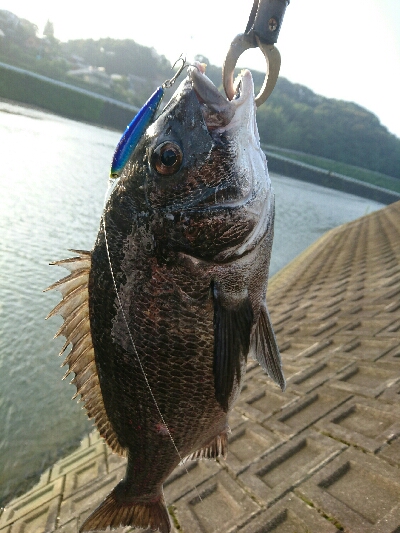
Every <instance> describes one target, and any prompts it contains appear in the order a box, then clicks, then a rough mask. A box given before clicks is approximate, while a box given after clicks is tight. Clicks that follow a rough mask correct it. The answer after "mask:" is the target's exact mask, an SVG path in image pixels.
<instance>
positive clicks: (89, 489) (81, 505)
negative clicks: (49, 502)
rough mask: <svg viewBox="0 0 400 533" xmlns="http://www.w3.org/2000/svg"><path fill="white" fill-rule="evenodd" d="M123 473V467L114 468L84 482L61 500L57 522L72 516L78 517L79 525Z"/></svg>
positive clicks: (67, 519)
mask: <svg viewBox="0 0 400 533" xmlns="http://www.w3.org/2000/svg"><path fill="white" fill-rule="evenodd" d="M124 474H125V467H123V468H120V469H119V470H114V471H113V472H112V473H111V474H108V475H107V476H104V477H102V478H101V479H99V480H95V481H93V482H92V483H88V484H86V485H85V486H84V487H83V488H81V489H80V490H78V491H77V492H75V493H74V494H73V495H72V496H70V497H69V498H66V499H64V500H63V501H62V503H61V507H60V514H59V524H60V525H63V524H65V523H67V522H68V521H70V520H71V518H72V517H77V518H78V523H79V526H80V525H81V524H82V523H83V522H84V520H85V519H86V518H87V517H88V516H89V514H90V513H91V512H92V511H94V509H95V508H96V507H97V506H98V505H99V504H100V503H101V502H102V501H103V500H104V498H105V497H106V496H107V494H108V493H109V492H111V490H112V489H113V488H114V487H115V486H116V485H117V483H119V482H120V481H121V479H122V478H123V477H124Z"/></svg>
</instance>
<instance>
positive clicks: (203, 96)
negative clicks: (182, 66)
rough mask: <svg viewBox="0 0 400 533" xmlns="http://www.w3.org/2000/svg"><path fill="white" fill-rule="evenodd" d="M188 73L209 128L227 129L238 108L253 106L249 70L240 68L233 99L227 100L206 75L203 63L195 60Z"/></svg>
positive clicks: (251, 81)
mask: <svg viewBox="0 0 400 533" xmlns="http://www.w3.org/2000/svg"><path fill="white" fill-rule="evenodd" d="M188 75H189V79H190V80H191V82H192V86H193V89H194V92H195V94H196V96H197V99H198V101H199V103H200V105H201V111H202V114H203V117H204V121H205V123H206V125H207V128H208V129H209V130H217V129H218V130H219V129H228V128H227V126H229V125H231V126H232V125H233V124H232V122H233V119H234V117H235V115H236V114H237V110H238V109H239V108H243V107H249V106H251V105H253V106H255V99H254V84H253V78H252V76H251V73H250V71H249V70H242V72H241V73H240V74H239V76H238V77H237V78H236V80H235V83H234V90H235V96H234V98H233V100H227V99H226V98H225V97H224V96H223V95H222V94H221V93H220V92H219V90H218V89H217V87H216V86H215V85H214V83H213V82H212V81H211V80H210V78H208V77H207V76H206V74H205V65H204V63H199V62H196V63H195V64H194V65H193V66H190V67H189V69H188ZM234 122H236V121H234Z"/></svg>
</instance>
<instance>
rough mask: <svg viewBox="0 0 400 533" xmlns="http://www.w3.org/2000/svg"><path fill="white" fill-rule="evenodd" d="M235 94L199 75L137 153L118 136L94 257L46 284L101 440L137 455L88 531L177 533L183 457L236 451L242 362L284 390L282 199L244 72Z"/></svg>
mask: <svg viewBox="0 0 400 533" xmlns="http://www.w3.org/2000/svg"><path fill="white" fill-rule="evenodd" d="M238 87H240V92H239V93H238V95H237V98H235V99H234V100H233V101H232V102H229V101H227V100H225V99H224V98H223V97H222V95H220V94H219V92H218V90H217V89H216V88H215V86H214V85H213V84H212V83H211V81H210V80H209V79H208V78H207V77H206V76H205V74H204V68H203V67H202V68H196V67H191V68H190V69H189V72H188V76H187V78H186V79H185V80H184V81H183V82H182V83H181V85H180V87H179V88H178V90H177V91H176V92H175V94H174V96H173V97H172V99H171V101H170V102H169V103H168V104H167V106H166V107H165V109H164V110H163V112H162V113H161V114H160V116H159V117H158V118H157V119H156V120H155V121H154V122H153V123H151V124H150V125H149V126H148V127H147V129H146V130H145V131H144V132H142V133H141V134H140V136H139V135H138V136H137V137H138V138H136V137H134V140H135V142H134V143H133V144H132V145H129V146H128V147H127V150H125V145H124V143H125V141H124V140H123V139H122V140H121V142H120V144H119V148H118V150H119V152H118V153H120V152H121V154H124V158H123V159H124V160H123V168H122V166H121V170H120V172H121V174H120V178H119V180H118V183H116V185H115V187H114V188H113V190H112V193H111V195H110V197H109V199H108V202H107V204H106V207H105V210H104V213H103V216H102V220H101V223H100V229H99V233H98V236H97V240H96V243H95V245H94V248H93V250H92V251H91V252H82V251H81V252H78V257H76V258H73V259H71V260H70V261H64V262H59V263H58V264H60V265H61V266H66V267H67V268H69V269H70V270H71V274H70V276H67V278H64V279H63V280H61V281H60V282H59V283H56V284H54V285H53V286H52V288H54V289H57V290H59V291H60V292H61V293H62V296H63V300H62V301H61V303H60V304H59V305H58V306H57V307H56V308H55V309H54V311H53V312H52V313H51V314H55V313H60V314H62V316H63V318H64V320H65V324H64V326H63V327H62V328H61V329H60V331H59V332H60V334H64V335H65V336H66V344H65V347H67V346H68V345H69V344H72V351H71V352H70V354H69V355H67V358H66V364H68V367H69V371H71V372H74V373H75V377H74V379H73V383H74V384H75V385H76V387H77V394H80V395H81V397H82V400H83V403H84V406H85V408H86V410H87V412H88V415H89V416H90V417H93V418H94V420H95V423H96V425H97V427H98V429H99V432H100V434H101V436H102V437H103V438H104V439H105V440H106V442H107V443H108V444H109V446H111V448H112V449H113V451H115V452H116V453H119V454H121V455H127V457H128V465H127V470H126V474H125V477H124V479H123V480H122V481H121V482H120V483H119V484H118V485H117V486H116V487H115V488H114V490H113V491H112V492H111V493H110V494H109V495H108V496H107V498H106V499H105V500H104V502H103V503H102V504H101V505H100V506H99V507H98V508H97V509H96V510H95V511H94V512H93V513H92V514H91V515H90V516H89V517H88V518H87V520H86V521H85V522H84V523H83V525H82V526H81V529H80V531H81V532H83V531H92V530H102V529H106V528H107V527H108V526H109V527H111V528H114V527H119V526H134V527H141V528H151V529H154V530H156V529H158V530H159V531H160V532H161V533H169V532H170V530H171V524H170V521H169V518H168V512H167V509H166V503H165V501H164V496H163V490H162V485H163V483H164V482H165V480H166V479H167V478H168V476H169V475H170V474H171V473H172V472H173V470H174V469H175V468H176V466H177V465H178V464H179V463H180V462H181V461H182V460H184V461H186V460H198V459H200V458H208V459H215V458H217V457H221V456H222V457H224V456H226V453H227V449H228V441H227V434H228V432H229V427H228V424H229V413H230V411H231V410H232V407H233V405H234V403H235V401H236V400H237V398H238V396H239V394H240V390H241V387H242V383H243V379H244V375H245V371H246V362H247V358H248V356H249V355H250V356H252V357H253V358H255V359H257V360H258V362H259V363H260V365H261V366H262V367H263V369H264V370H265V371H266V372H268V374H269V375H270V376H271V377H272V378H273V379H274V380H275V381H276V382H277V383H278V384H279V385H280V386H281V388H282V389H284V387H285V380H284V377H283V373H282V369H281V361H280V355H279V349H278V347H277V344H276V339H275V335H274V333H273V328H272V325H271V322H270V318H269V314H268V309H267V305H266V300H265V298H266V289H267V282H268V269H269V261H270V254H271V247H272V237H273V219H274V197H273V192H272V188H271V183H270V180H269V176H268V171H267V166H266V160H265V155H264V154H263V152H262V150H261V148H260V146H259V139H258V135H257V133H256V127H255V104H254V88H253V82H252V79H251V74H250V73H249V72H248V71H245V72H243V73H242V75H241V83H240V84H238ZM132 124H135V121H133V122H132ZM142 126H143V125H142ZM142 126H141V127H142ZM134 130H135V128H134V127H133V128H132V131H131V130H130V131H129V135H127V138H129V139H130V140H132V138H133V137H132V135H133V136H135V135H136V133H137V132H135V131H134ZM139 137H140V138H139ZM130 140H129V142H130ZM126 142H128V141H126ZM125 159H126V161H125ZM88 320H89V324H88ZM89 325H90V327H89Z"/></svg>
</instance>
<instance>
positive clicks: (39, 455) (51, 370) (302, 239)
mask: <svg viewBox="0 0 400 533" xmlns="http://www.w3.org/2000/svg"><path fill="white" fill-rule="evenodd" d="M118 139H119V134H118V133H116V132H112V131H108V130H106V129H100V128H97V127H93V126H90V125H86V124H81V123H78V122H74V121H71V120H67V119H63V118H60V117H57V116H54V115H50V114H46V113H42V112H40V111H36V110H32V109H28V108H24V107H21V106H16V105H12V104H10V103H6V102H0V154H1V165H0V185H1V196H0V235H1V238H0V273H1V274H0V502H1V501H3V503H4V502H6V501H7V500H8V499H9V497H10V496H11V495H16V494H17V493H18V491H20V490H23V489H25V488H26V487H27V483H29V481H31V482H33V480H35V479H37V476H38V474H40V472H42V471H43V470H44V469H45V468H46V467H48V466H49V465H50V464H51V463H52V462H54V461H55V460H56V459H57V458H58V457H60V456H61V455H62V454H65V453H67V452H68V451H69V450H70V449H72V448H71V447H73V446H74V445H77V444H78V442H79V440H80V438H81V437H82V436H83V434H84V433H85V432H86V431H88V430H89V429H90V428H91V423H90V422H88V421H87V419H86V416H85V414H84V411H83V410H82V409H81V406H80V404H77V403H76V402H75V401H74V402H72V401H71V399H70V398H71V396H72V395H73V394H74V390H73V387H70V386H69V385H68V381H69V379H68V380H67V381H66V382H65V381H64V382H62V381H61V378H62V375H63V374H64V371H65V369H61V368H60V367H59V363H61V361H59V360H58V359H57V356H56V354H57V353H58V351H59V350H60V349H61V346H62V344H63V339H62V338H61V339H56V340H52V337H53V335H54V333H55V331H56V329H57V328H58V327H59V325H60V324H61V318H60V317H55V318H52V319H51V320H49V321H47V322H46V321H45V320H44V317H45V316H46V315H47V313H48V312H49V311H50V310H51V309H52V308H53V307H54V306H55V305H56V303H57V302H58V300H59V295H58V293H55V292H50V293H43V292H42V291H43V289H44V288H45V287H47V286H49V285H50V284H51V283H52V282H54V281H55V280H56V279H58V278H59V277H62V276H64V275H66V273H67V272H66V271H65V270H64V269H61V268H57V267H54V266H49V265H48V264H49V262H51V261H53V260H57V259H61V258H65V257H68V256H69V255H70V253H69V252H68V251H67V250H68V249H69V248H78V249H83V250H85V249H87V250H89V249H91V248H92V245H93V242H94V239H95V237H96V233H97V230H98V225H99V219H100V215H101V211H102V205H103V199H104V193H105V190H106V186H107V176H108V170H109V165H110V161H111V158H112V154H113V151H114V148H115V146H116V144H117V142H118ZM273 183H274V188H275V192H276V197H277V207H276V230H275V234H276V236H275V244H274V248H273V254H272V263H271V273H275V272H277V271H278V270H279V269H280V268H281V267H283V266H284V265H285V264H286V263H287V262H288V261H290V260H291V259H292V258H293V257H295V256H296V255H297V254H298V253H300V252H301V251H302V250H303V249H304V248H306V247H307V246H308V245H309V244H311V243H312V242H313V241H314V240H315V239H316V238H318V237H319V236H320V235H322V234H323V233H324V232H325V231H327V230H329V229H330V228H333V227H335V226H337V225H339V224H342V223H344V222H347V221H349V220H352V219H354V218H357V217H359V216H361V215H364V214H365V213H367V212H370V211H373V210H375V209H378V208H380V207H381V205H380V204H377V203H376V202H372V201H369V200H365V199H362V198H358V197H355V196H351V195H347V194H344V193H340V192H337V191H333V190H328V189H324V188H321V187H317V186H315V185H311V184H307V183H303V182H298V181H295V180H291V179H289V178H284V177H280V176H273Z"/></svg>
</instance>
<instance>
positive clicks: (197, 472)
mask: <svg viewBox="0 0 400 533" xmlns="http://www.w3.org/2000/svg"><path fill="white" fill-rule="evenodd" d="M221 470H222V466H221V465H220V463H218V462H217V461H214V460H206V459H205V460H200V461H188V462H186V463H185V464H184V465H181V466H179V467H178V468H176V469H175V470H174V472H172V474H171V475H170V476H169V478H168V479H167V481H166V482H165V483H164V494H165V501H166V502H167V505H171V504H173V503H174V502H176V500H178V499H179V498H181V497H182V496H184V495H185V494H187V493H188V492H190V491H192V490H193V489H194V488H195V487H198V486H199V485H201V484H202V483H203V482H204V481H206V480H208V479H210V478H212V477H213V476H215V475H216V474H218V472H220V471H221Z"/></svg>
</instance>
